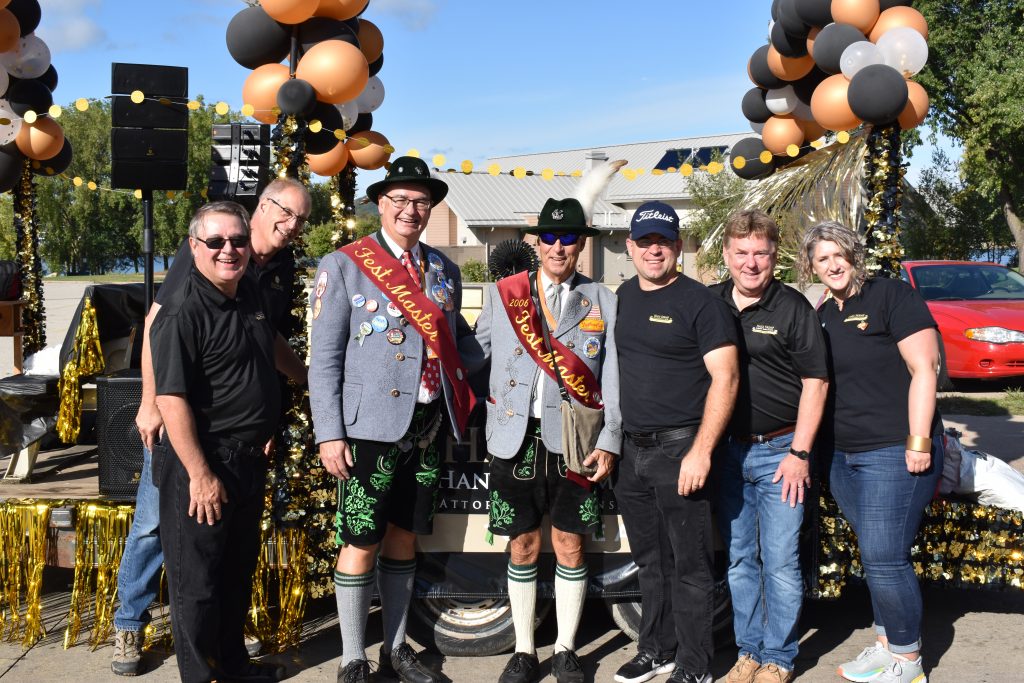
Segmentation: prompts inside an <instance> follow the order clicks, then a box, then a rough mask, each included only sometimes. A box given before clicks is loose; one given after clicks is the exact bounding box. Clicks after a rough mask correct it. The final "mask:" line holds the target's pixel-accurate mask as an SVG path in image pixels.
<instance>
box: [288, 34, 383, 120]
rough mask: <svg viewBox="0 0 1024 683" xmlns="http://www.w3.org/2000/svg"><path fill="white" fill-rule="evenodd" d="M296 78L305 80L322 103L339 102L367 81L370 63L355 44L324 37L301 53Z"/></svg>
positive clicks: (352, 94) (354, 96) (352, 95)
mask: <svg viewBox="0 0 1024 683" xmlns="http://www.w3.org/2000/svg"><path fill="white" fill-rule="evenodd" d="M295 77H296V78H301V79H302V80H304V81H308V82H309V84H310V85H312V86H313V89H314V90H316V98H317V99H318V100H320V101H321V102H328V103H330V104H341V103H342V102H348V101H349V100H354V99H355V98H357V97H359V93H361V92H363V88H365V87H366V82H367V81H368V80H370V65H369V64H367V62H366V58H365V57H364V56H363V53H362V52H360V51H359V48H358V47H356V46H355V45H351V44H349V43H346V42H344V41H342V40H324V41H321V42H319V43H317V44H316V45H314V46H313V47H311V48H309V51H308V52H306V54H304V55H303V56H302V59H300V60H299V66H298V68H297V69H295Z"/></svg>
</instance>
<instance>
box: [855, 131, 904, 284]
mask: <svg viewBox="0 0 1024 683" xmlns="http://www.w3.org/2000/svg"><path fill="white" fill-rule="evenodd" d="M905 171H906V168H905V165H904V164H903V163H902V161H901V155H900V129H899V127H898V126H887V127H885V128H873V129H872V130H871V132H870V133H868V138H867V149H866V151H865V159H864V189H865V194H866V195H867V197H868V201H867V206H866V207H865V209H864V236H865V238H866V243H867V244H866V246H867V259H866V260H867V263H866V265H867V269H868V271H869V272H871V273H872V274H875V275H880V276H882V277H899V276H900V260H901V259H902V258H903V244H902V243H900V208H901V204H902V199H903V192H902V189H901V188H902V182H903V174H904V172H905Z"/></svg>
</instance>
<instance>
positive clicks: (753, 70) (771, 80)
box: [749, 45, 789, 90]
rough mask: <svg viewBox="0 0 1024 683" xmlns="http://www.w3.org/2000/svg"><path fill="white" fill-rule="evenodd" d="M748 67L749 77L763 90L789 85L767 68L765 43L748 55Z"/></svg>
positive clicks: (766, 47)
mask: <svg viewBox="0 0 1024 683" xmlns="http://www.w3.org/2000/svg"><path fill="white" fill-rule="evenodd" d="M749 67H750V78H751V79H753V81H754V83H755V84H757V85H759V86H761V87H762V88H764V89H765V90H771V89H772V88H783V87H785V86H787V85H789V84H788V83H786V81H784V80H782V79H781V78H779V77H778V76H776V75H775V74H773V73H772V70H771V69H769V68H768V46H767V45H762V46H761V47H759V48H757V49H756V50H754V54H752V55H751V56H750V64H749Z"/></svg>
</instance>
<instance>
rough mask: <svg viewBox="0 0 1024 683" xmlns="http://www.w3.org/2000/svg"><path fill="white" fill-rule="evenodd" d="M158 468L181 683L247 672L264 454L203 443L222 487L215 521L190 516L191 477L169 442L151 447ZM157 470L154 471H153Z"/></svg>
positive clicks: (162, 525)
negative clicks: (223, 498)
mask: <svg viewBox="0 0 1024 683" xmlns="http://www.w3.org/2000/svg"><path fill="white" fill-rule="evenodd" d="M161 449H163V450H164V452H163V453H159V457H158V456H156V455H155V456H154V457H155V460H154V463H155V464H154V470H157V468H158V467H159V478H158V479H157V480H158V481H159V483H160V541H161V543H162V545H163V550H164V564H165V568H166V572H167V585H168V590H169V593H170V608H171V627H172V633H173V635H174V651H175V655H176V656H177V660H178V670H179V672H180V675H181V680H182V681H183V682H184V683H202V682H206V681H210V680H213V679H215V678H221V677H227V676H230V675H231V674H233V673H239V672H242V671H244V670H245V668H246V666H247V665H248V662H249V656H248V653H247V652H246V650H245V635H244V628H245V619H246V613H247V612H248V609H249V604H250V602H251V599H252V577H253V572H254V571H255V569H256V560H257V557H258V553H259V549H260V518H261V516H262V514H263V507H264V502H263V495H264V482H265V479H266V469H267V465H266V459H265V458H264V457H263V455H262V453H261V452H259V450H258V449H254V448H250V447H247V446H241V445H238V446H236V447H230V446H224V445H214V446H212V447H206V446H204V448H203V451H204V453H205V454H206V458H207V461H208V462H209V463H210V467H211V469H212V470H213V472H214V474H216V475H217V477H219V478H220V480H221V482H222V483H223V484H224V487H225V488H226V489H227V492H228V502H227V503H224V504H222V508H221V519H220V520H219V521H218V522H217V523H216V524H214V525H212V526H210V525H208V524H206V523H203V524H197V523H196V520H195V518H194V517H189V515H188V506H189V500H190V495H189V477H188V473H187V472H186V471H185V468H184V467H183V466H182V464H181V461H180V460H179V459H178V456H177V455H176V454H175V453H174V451H173V449H171V448H170V447H165V446H163V445H162V444H158V445H157V446H156V447H155V448H154V453H155V454H156V453H157V452H158V451H159V450H161ZM154 475H156V472H154Z"/></svg>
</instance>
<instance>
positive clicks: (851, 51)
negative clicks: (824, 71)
mask: <svg viewBox="0 0 1024 683" xmlns="http://www.w3.org/2000/svg"><path fill="white" fill-rule="evenodd" d="M915 33H916V32H915ZM872 64H885V58H884V57H883V56H882V51H881V50H879V49H878V46H877V45H875V44H874V43H872V42H869V41H867V40H858V41H857V42H856V43H851V44H850V45H849V46H848V47H847V48H846V49H845V50H843V54H842V55H840V57H839V68H840V69H842V71H843V75H844V76H846V78H847V79H851V78H853V77H854V75H855V74H856V73H857V72H858V71H860V70H861V69H863V68H864V67H866V66H871V65H872Z"/></svg>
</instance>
